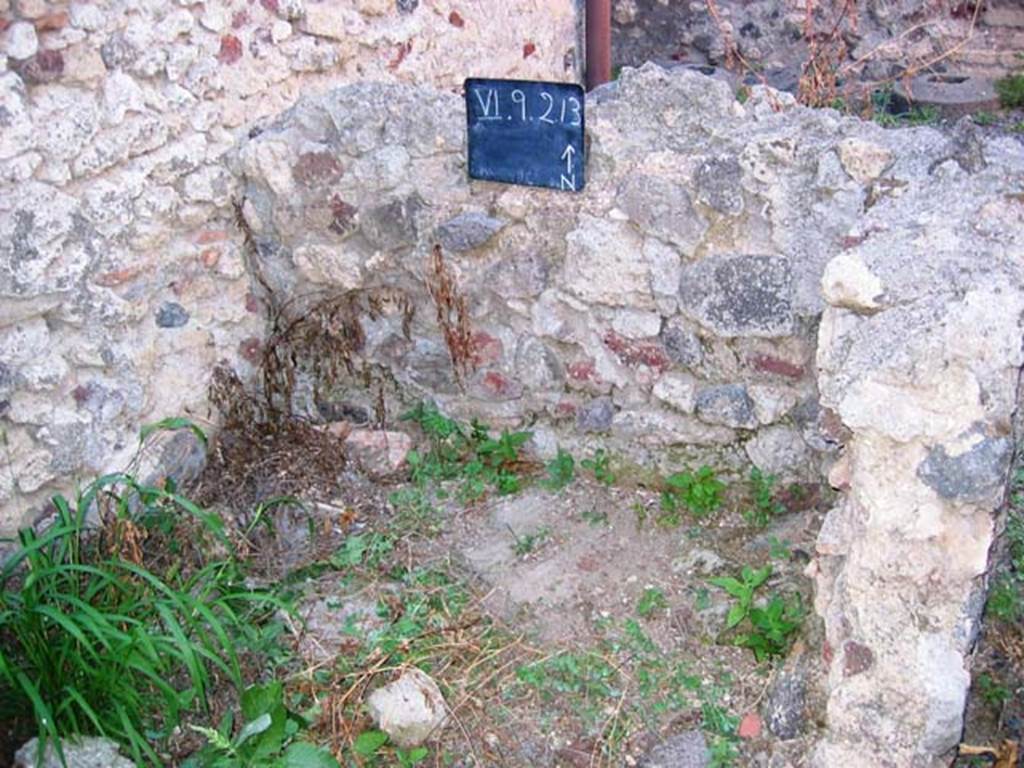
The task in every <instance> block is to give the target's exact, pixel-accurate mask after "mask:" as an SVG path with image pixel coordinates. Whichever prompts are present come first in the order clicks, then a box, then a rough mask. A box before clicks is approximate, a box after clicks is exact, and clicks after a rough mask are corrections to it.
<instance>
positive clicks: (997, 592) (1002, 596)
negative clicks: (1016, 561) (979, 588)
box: [986, 573, 1024, 622]
mask: <svg viewBox="0 0 1024 768" xmlns="http://www.w3.org/2000/svg"><path fill="white" fill-rule="evenodd" d="M986 610H987V611H988V614H989V615H990V616H994V617H995V618H997V619H999V620H1001V621H1005V622H1014V621H1017V620H1018V619H1020V618H1021V616H1022V615H1024V605H1022V602H1021V595H1020V587H1019V586H1018V584H1017V580H1016V579H1015V578H1014V577H1013V576H1012V575H1011V574H1008V573H1003V574H1000V575H999V576H998V577H996V579H995V582H994V583H993V584H992V586H991V588H990V589H989V593H988V603H987V604H986Z"/></svg>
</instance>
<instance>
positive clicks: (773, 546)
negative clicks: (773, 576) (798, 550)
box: [768, 536, 793, 560]
mask: <svg viewBox="0 0 1024 768" xmlns="http://www.w3.org/2000/svg"><path fill="white" fill-rule="evenodd" d="M792 556H793V552H792V550H790V541H789V539H782V540H781V541H780V540H779V537H778V536H772V537H771V538H770V539H768V557H770V558H771V559H772V560H789V559H790V558H791V557H792Z"/></svg>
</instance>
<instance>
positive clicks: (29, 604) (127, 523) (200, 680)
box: [0, 474, 276, 765]
mask: <svg viewBox="0 0 1024 768" xmlns="http://www.w3.org/2000/svg"><path fill="white" fill-rule="evenodd" d="M53 504H54V507H55V510H56V520H55V522H54V523H53V524H52V525H51V526H50V527H49V528H48V529H46V530H45V531H43V532H36V531H34V530H31V529H26V530H23V531H21V532H20V534H19V536H18V539H17V541H16V542H15V544H16V546H15V550H14V552H13V553H12V554H11V555H10V556H8V557H7V559H6V560H5V561H4V562H3V563H2V566H0V719H6V718H10V717H18V716H19V715H24V714H25V713H31V716H32V718H34V720H35V723H36V727H37V730H38V735H39V738H40V742H41V745H40V746H41V749H40V751H42V750H43V749H45V745H46V744H47V743H48V742H52V743H53V744H54V746H55V747H56V749H57V752H58V754H59V755H61V757H62V758H63V750H62V748H61V742H62V740H63V739H64V738H66V737H69V736H73V735H80V734H81V735H88V734H96V735H100V736H105V737H108V738H111V739H114V740H115V741H117V742H119V743H121V744H122V745H124V746H125V747H127V748H128V750H129V752H130V754H131V755H132V757H133V758H134V760H135V761H136V762H137V763H139V764H140V765H141V764H146V765H150V764H157V765H159V764H162V761H161V759H160V758H159V757H158V755H157V752H156V750H155V749H154V746H153V744H154V743H159V742H160V741H162V740H163V739H165V738H166V737H167V736H169V735H170V733H171V732H172V731H173V730H174V728H175V727H176V726H178V725H179V724H180V723H181V720H182V715H183V714H184V713H187V712H193V711H197V710H203V709H204V708H205V707H206V704H207V695H208V693H209V691H210V690H211V688H212V687H213V686H214V685H215V683H216V682H217V681H218V680H225V679H226V680H227V681H230V682H231V683H233V684H235V685H236V686H238V687H239V688H240V687H241V672H240V668H239V662H238V658H237V656H236V641H235V638H236V637H241V636H243V635H244V634H245V630H246V626H245V625H246V623H247V621H248V620H249V619H251V618H252V615H253V613H254V612H255V611H265V610H266V609H267V608H268V607H274V606H276V601H274V600H273V598H271V597H269V596H268V595H265V594H262V593H256V592H253V591H250V590H247V589H246V588H244V587H243V586H242V585H241V579H240V576H239V573H238V571H237V569H236V568H235V567H234V561H233V560H232V559H231V558H230V557H229V556H225V557H224V558H223V559H220V560H216V561H212V562H208V563H204V562H202V561H201V560H197V559H195V558H190V557H188V556H182V557H177V558H174V557H164V558H163V559H162V563H161V565H159V566H155V567H151V566H150V565H149V564H147V562H146V557H145V556H144V554H143V550H142V546H141V542H143V541H144V540H145V539H146V537H147V535H148V534H149V532H150V531H149V529H151V530H152V531H154V532H156V531H157V530H159V529H161V528H163V529H166V528H167V526H168V525H173V523H168V521H169V520H174V519H177V520H188V521H190V522H191V521H197V523H198V530H196V529H195V528H193V529H190V530H191V534H192V539H193V540H195V539H201V538H202V537H203V536H209V537H211V538H212V539H213V540H215V542H216V543H217V544H218V545H219V546H220V547H221V548H222V551H225V550H224V548H226V547H229V543H228V541H227V537H226V536H225V534H224V530H223V525H222V523H221V520H220V519H219V518H218V517H216V516H214V515H211V514H209V513H207V512H205V511H204V510H201V509H199V508H198V507H196V506H195V505H194V504H192V503H191V502H190V501H189V500H188V499H186V498H184V497H182V496H180V495H179V494H177V493H176V492H175V491H174V490H173V488H172V487H171V486H170V485H167V486H165V487H163V488H155V487H148V486H143V485H141V484H139V483H138V482H137V481H136V480H135V479H134V478H133V477H131V476H129V475H124V474H115V475H109V476H105V477H102V478H100V479H98V480H96V481H94V482H93V483H92V484H90V485H89V486H88V487H87V488H86V489H85V490H84V491H83V492H81V493H80V494H79V495H78V496H77V497H76V499H75V503H74V504H71V503H70V502H68V501H67V500H66V499H65V498H64V497H61V496H57V497H55V498H54V499H53ZM97 508H102V509H104V510H106V514H105V516H104V526H103V527H102V529H98V528H96V527H94V526H91V525H90V524H89V522H88V520H89V515H90V513H92V512H93V511H94V510H96V509H97ZM154 535H156V533H154ZM179 538H181V537H180V536H179Z"/></svg>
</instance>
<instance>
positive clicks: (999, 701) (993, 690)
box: [975, 672, 1012, 709]
mask: <svg viewBox="0 0 1024 768" xmlns="http://www.w3.org/2000/svg"><path fill="white" fill-rule="evenodd" d="M975 685H976V686H977V688H978V693H980V694H981V698H983V699H984V700H985V701H987V702H988V703H989V704H990V705H991V706H993V707H995V708H997V709H998V708H999V707H1001V706H1003V704H1005V703H1006V702H1007V701H1009V700H1010V697H1011V695H1012V694H1011V693H1010V689H1009V688H1007V687H1006V686H1005V685H1003V684H1002V683H1000V682H998V681H997V680H996V679H995V678H994V677H992V675H990V674H989V673H988V672H983V673H982V674H980V675H978V678H977V679H976V680H975Z"/></svg>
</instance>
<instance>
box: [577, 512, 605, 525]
mask: <svg viewBox="0 0 1024 768" xmlns="http://www.w3.org/2000/svg"><path fill="white" fill-rule="evenodd" d="M580 517H582V518H583V520H584V522H587V523H590V524H591V525H593V526H595V527H597V526H599V525H607V524H608V513H607V512H605V511H604V510H601V511H600V512H598V511H597V510H596V509H589V510H587V511H585V512H583V513H581V514H580Z"/></svg>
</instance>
